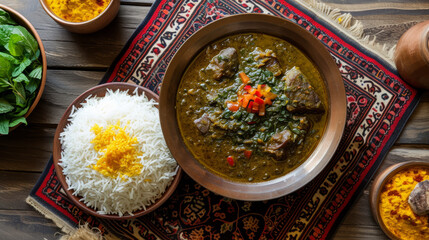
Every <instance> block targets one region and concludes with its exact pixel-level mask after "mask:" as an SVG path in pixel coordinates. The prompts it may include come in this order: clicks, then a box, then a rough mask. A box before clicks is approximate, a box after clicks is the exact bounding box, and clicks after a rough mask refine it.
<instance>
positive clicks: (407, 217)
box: [379, 168, 429, 240]
mask: <svg viewBox="0 0 429 240" xmlns="http://www.w3.org/2000/svg"><path fill="white" fill-rule="evenodd" d="M428 179H429V169H418V168H409V169H405V170H403V171H401V172H399V173H397V174H395V175H394V176H393V177H392V178H391V179H390V180H389V181H388V182H387V183H386V184H385V186H384V187H383V189H382V192H381V195H380V209H379V211H380V215H381V218H382V220H383V222H384V224H385V225H386V227H387V228H388V229H389V230H390V231H391V232H392V233H394V234H395V235H396V236H397V237H398V238H400V239H407V240H408V239H410V240H412V239H417V240H421V239H427V237H428V236H429V223H428V216H419V215H416V214H414V212H413V211H412V210H411V207H410V205H409V204H408V196H409V195H410V193H411V191H412V190H413V189H414V187H415V186H416V184H417V183H419V182H421V181H424V180H428Z"/></svg>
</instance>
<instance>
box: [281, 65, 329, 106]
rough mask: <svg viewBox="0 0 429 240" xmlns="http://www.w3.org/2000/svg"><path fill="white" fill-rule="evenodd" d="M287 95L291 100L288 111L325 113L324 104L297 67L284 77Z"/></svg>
mask: <svg viewBox="0 0 429 240" xmlns="http://www.w3.org/2000/svg"><path fill="white" fill-rule="evenodd" d="M283 80H284V81H285V94H286V96H287V97H288V98H289V102H288V105H287V106H286V108H287V110H289V111H291V112H323V106H322V102H321V101H320V98H319V96H318V95H317V93H316V92H315V91H314V89H313V87H312V86H311V85H310V83H309V82H308V81H307V78H306V77H305V76H304V74H302V72H301V71H300V70H299V68H297V67H293V68H292V69H291V70H289V71H287V72H286V74H285V76H284V77H283Z"/></svg>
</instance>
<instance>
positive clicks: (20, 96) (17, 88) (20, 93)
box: [13, 82, 26, 107]
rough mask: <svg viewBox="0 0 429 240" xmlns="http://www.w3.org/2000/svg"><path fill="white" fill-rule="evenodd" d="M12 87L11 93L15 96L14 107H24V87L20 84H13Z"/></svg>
mask: <svg viewBox="0 0 429 240" xmlns="http://www.w3.org/2000/svg"><path fill="white" fill-rule="evenodd" d="M13 87H14V91H13V93H14V94H15V97H16V105H18V106H21V107H23V106H25V103H26V98H25V89H24V87H23V86H22V84H21V83H20V82H14V83H13Z"/></svg>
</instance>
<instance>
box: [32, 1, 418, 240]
mask: <svg viewBox="0 0 429 240" xmlns="http://www.w3.org/2000/svg"><path fill="white" fill-rule="evenodd" d="M310 2H311V1H310ZM244 12H256V13H266V14H272V15H276V16H281V17H284V18H286V19H288V20H290V21H292V22H294V23H296V24H298V25H299V26H301V27H302V28H304V29H306V30H308V31H309V32H310V33H311V34H313V35H314V36H315V37H316V38H318V39H319V40H320V41H321V42H322V43H323V44H324V45H325V46H326V48H327V49H328V51H329V52H330V53H331V55H332V57H333V58H334V60H335V62H336V64H337V66H338V68H339V70H340V72H341V74H342V77H343V80H344V85H345V89H346V95H347V122H346V127H345V132H344V136H343V138H342V140H341V143H340V145H339V147H338V150H337V151H336V153H335V156H334V157H333V159H332V161H331V162H330V163H329V165H328V166H327V167H326V168H325V169H324V171H323V172H322V173H320V174H319V175H318V176H317V177H316V178H315V179H314V180H313V181H311V182H310V183H309V184H307V185H305V186H304V187H303V188H301V189H300V190H298V191H296V192H294V193H293V194H289V195H287V196H284V197H281V198H278V199H274V200H270V201H261V202H245V201H236V200H232V199H228V198H224V197H222V196H219V195H216V194H214V193H212V192H210V191H209V190H207V189H205V188H203V187H202V186H200V185H199V184H197V183H196V182H194V181H193V180H192V179H190V178H189V177H188V176H185V177H184V178H183V179H182V181H181V183H180V185H179V187H178V189H177V190H176V192H175V193H174V194H173V196H172V197H171V198H170V199H169V200H168V201H167V202H166V203H165V204H164V205H163V206H161V207H160V208H159V209H158V210H156V211H155V212H153V213H151V214H149V215H147V216H143V217H140V218H138V219H135V220H129V221H107V220H103V219H97V218H94V217H91V216H88V215H86V214H85V213H84V212H82V211H81V210H80V209H78V208H77V207H76V206H74V205H73V204H72V203H71V202H70V201H69V200H68V199H67V196H66V195H65V194H64V191H63V190H62V189H61V186H60V184H59V182H58V180H57V179H56V175H55V171H54V169H53V165H52V161H49V163H48V165H47V167H46V170H45V172H44V173H43V174H42V176H41V178H40V180H39V181H38V183H37V184H36V186H35V187H34V189H33V191H32V192H31V194H30V197H29V198H28V199H27V201H28V202H29V203H30V204H31V205H33V206H35V207H36V208H37V209H38V210H39V211H41V212H42V213H43V214H45V216H46V217H48V218H52V219H53V220H54V221H55V222H56V223H57V225H59V226H61V227H63V229H64V230H65V231H70V229H71V228H73V227H75V226H76V225H77V224H78V223H79V221H87V222H89V223H90V225H91V226H94V227H98V228H99V229H100V230H101V231H102V232H103V234H105V235H106V236H109V237H112V238H121V239H156V238H161V239H324V238H326V237H327V236H329V234H331V233H332V231H333V229H334V226H335V225H336V224H337V223H338V221H339V220H340V219H341V217H342V215H344V213H345V210H346V209H347V208H348V206H350V204H351V202H352V201H353V199H354V198H356V196H357V195H358V194H359V193H360V192H361V191H362V189H363V188H364V186H365V185H366V183H367V182H368V181H369V180H370V178H371V177H372V175H373V173H374V172H375V171H376V169H377V167H378V166H379V165H380V163H381V162H382V161H383V158H384V156H385V155H386V154H387V152H388V151H389V149H390V147H391V146H392V145H393V143H394V142H395V140H396V138H397V137H398V135H399V133H400V132H401V130H402V128H403V126H404V124H405V122H406V120H407V119H408V117H409V116H410V115H411V113H412V111H413V109H414V107H415V106H416V104H417V102H418V98H419V93H418V92H417V91H416V90H415V89H413V88H411V87H410V86H408V85H407V84H406V83H404V81H403V80H402V79H401V78H400V76H399V75H398V73H397V71H396V69H395V68H394V67H393V65H392V64H391V63H390V62H389V61H387V60H386V58H385V57H383V56H382V55H381V54H379V53H377V52H375V51H373V50H370V48H368V47H367V46H365V44H362V43H360V41H359V39H356V38H354V37H353V35H352V34H349V33H347V31H345V30H344V28H343V27H341V26H340V25H339V24H336V23H333V22H331V21H328V20H327V18H326V16H325V15H323V14H321V13H320V12H318V11H317V10H312V9H309V8H308V4H307V3H299V2H294V1H284V0H216V1H214V0H209V1H196V0H176V1H166V0H159V1H156V2H155V4H154V5H153V7H152V9H151V11H150V13H149V14H148V16H147V17H146V19H145V20H144V21H143V23H142V24H141V25H140V26H139V27H138V29H137V30H136V31H135V33H134V34H133V36H132V37H131V39H130V40H129V41H128V43H127V44H126V46H125V47H124V49H123V50H122V52H121V53H120V54H119V56H118V57H117V59H116V60H115V62H114V63H113V64H112V66H111V68H110V69H109V71H108V72H107V73H106V75H105V77H104V79H103V81H102V82H112V81H121V82H134V83H136V84H139V85H142V86H145V87H147V88H149V89H151V90H153V91H154V92H156V93H159V86H160V84H161V82H162V79H163V76H164V73H165V70H166V67H167V65H168V63H169V62H170V60H171V58H172V57H173V55H174V53H175V52H176V51H177V49H178V48H179V47H180V46H181V44H182V43H183V42H184V41H185V40H186V39H187V38H188V37H189V36H190V35H192V33H194V32H195V31H197V30H198V29H199V28H201V27H203V26H204V25H206V24H208V23H210V22H211V21H213V20H216V19H218V18H221V17H223V16H226V15H231V14H239V13H244ZM337 22H341V19H339V20H338V21H337Z"/></svg>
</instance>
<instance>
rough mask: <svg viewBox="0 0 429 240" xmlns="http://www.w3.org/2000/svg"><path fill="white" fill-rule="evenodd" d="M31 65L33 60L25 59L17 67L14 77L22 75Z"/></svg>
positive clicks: (13, 73)
mask: <svg viewBox="0 0 429 240" xmlns="http://www.w3.org/2000/svg"><path fill="white" fill-rule="evenodd" d="M30 64H31V60H30V59H28V58H26V57H24V60H22V62H21V63H20V64H19V66H18V67H16V68H15V69H14V70H13V72H12V77H16V76H18V75H19V74H21V73H22V72H23V71H24V70H25V69H26V68H27V67H28V66H29V65H30Z"/></svg>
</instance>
